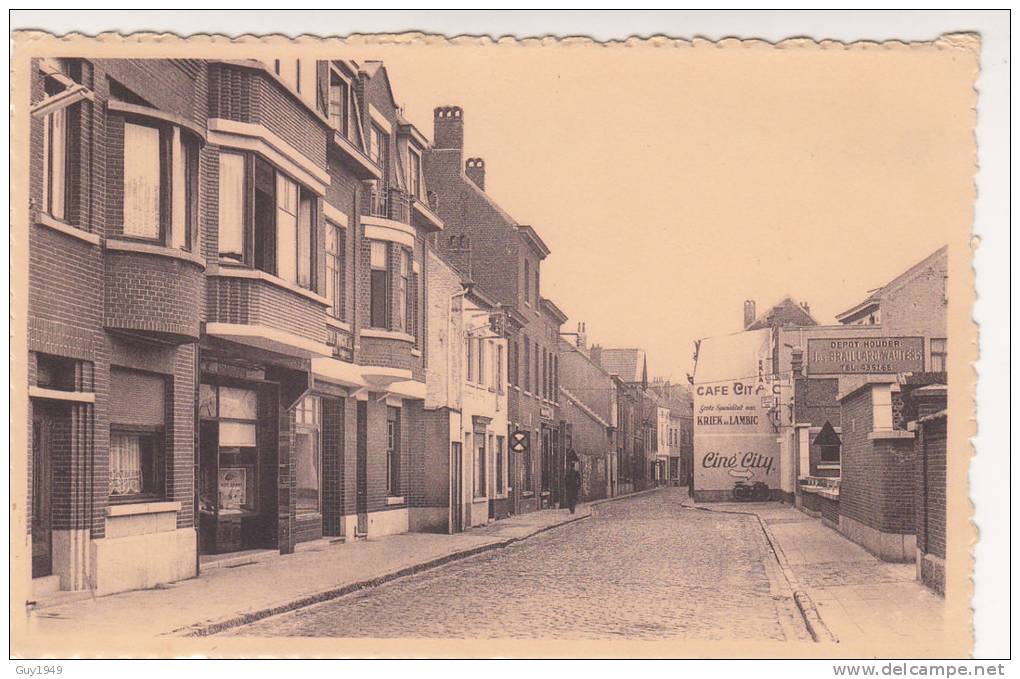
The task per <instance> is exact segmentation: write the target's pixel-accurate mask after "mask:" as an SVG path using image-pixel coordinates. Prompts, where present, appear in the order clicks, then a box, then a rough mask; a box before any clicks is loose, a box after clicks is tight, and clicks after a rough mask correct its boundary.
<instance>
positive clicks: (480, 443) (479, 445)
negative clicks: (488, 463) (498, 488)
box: [474, 433, 485, 498]
mask: <svg viewBox="0 0 1020 679" xmlns="http://www.w3.org/2000/svg"><path fill="white" fill-rule="evenodd" d="M474 496H475V497H476V498H478V497H485V434H482V433H476V434H475V475H474Z"/></svg>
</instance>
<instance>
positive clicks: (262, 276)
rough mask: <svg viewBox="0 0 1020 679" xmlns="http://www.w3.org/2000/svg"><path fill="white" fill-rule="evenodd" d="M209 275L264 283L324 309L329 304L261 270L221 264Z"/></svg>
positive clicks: (320, 297) (322, 298) (315, 295)
mask: <svg viewBox="0 0 1020 679" xmlns="http://www.w3.org/2000/svg"><path fill="white" fill-rule="evenodd" d="M209 275H210V276H213V277H220V278H249V279H252V280H260V281H265V282H266V283H269V284H270V285H275V286H276V287H278V288H281V289H283V290H286V291H288V292H292V293H294V294H295V295H301V296H302V297H307V298H308V299H310V300H312V301H313V302H318V303H319V304H321V305H323V306H325V307H328V306H329V304H330V302H329V300H328V299H326V298H325V297H323V296H322V295H320V294H318V293H315V292H312V291H311V290H306V289H305V288H302V287H298V286H297V285H294V284H293V283H289V282H287V281H285V280H283V279H282V278H279V277H278V276H274V275H273V274H270V273H266V272H265V271H262V270H261V269H249V268H247V267H238V266H235V265H232V264H226V265H224V264H223V263H222V262H221V263H220V265H219V266H217V267H216V268H215V270H214V271H210V272H209Z"/></svg>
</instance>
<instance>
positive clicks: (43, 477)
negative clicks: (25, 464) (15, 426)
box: [32, 405, 53, 578]
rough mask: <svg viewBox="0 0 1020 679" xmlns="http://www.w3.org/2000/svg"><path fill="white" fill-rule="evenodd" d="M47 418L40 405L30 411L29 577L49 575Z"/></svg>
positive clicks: (50, 527)
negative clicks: (30, 565) (30, 568)
mask: <svg viewBox="0 0 1020 679" xmlns="http://www.w3.org/2000/svg"><path fill="white" fill-rule="evenodd" d="M50 427H51V418H50V416H49V414H48V413H47V412H46V410H45V409H44V408H43V407H40V406H38V405H36V406H35V408H34V412H33V414H32V577H33V578H41V577H43V576H46V575H52V574H53V520H52V502H51V498H52V489H53V483H52V481H53V471H52V465H51V452H52V451H51V450H50V445H51V442H52V436H51V433H50Z"/></svg>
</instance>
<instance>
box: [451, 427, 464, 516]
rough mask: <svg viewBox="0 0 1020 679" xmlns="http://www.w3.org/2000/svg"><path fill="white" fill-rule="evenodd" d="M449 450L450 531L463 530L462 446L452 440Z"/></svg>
mask: <svg viewBox="0 0 1020 679" xmlns="http://www.w3.org/2000/svg"><path fill="white" fill-rule="evenodd" d="M450 446H451V451H450V532H451V533H460V532H463V530H464V448H463V447H462V445H461V442H460V441H453V442H452V443H451V444H450Z"/></svg>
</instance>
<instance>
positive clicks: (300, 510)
mask: <svg viewBox="0 0 1020 679" xmlns="http://www.w3.org/2000/svg"><path fill="white" fill-rule="evenodd" d="M295 411H296V412H295V426H294V460H293V462H294V498H295V499H294V511H295V512H296V513H297V514H317V513H319V511H320V498H321V488H322V485H321V479H322V474H321V470H322V451H321V448H320V445H319V441H320V436H319V432H320V429H319V399H318V397H316V396H306V397H305V398H303V399H302V400H301V401H300V402H299V403H298V404H297V406H295Z"/></svg>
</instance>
